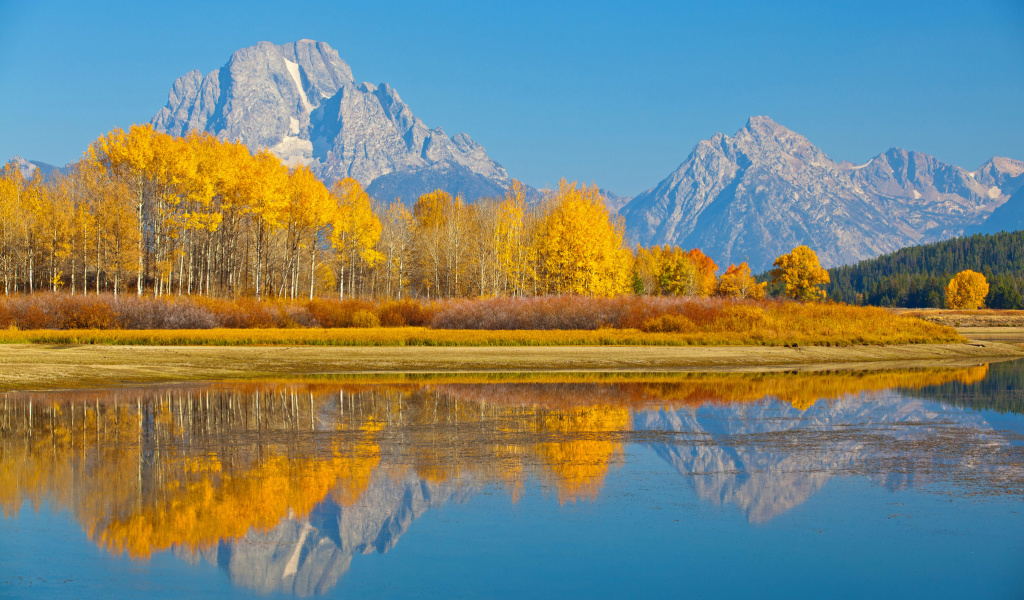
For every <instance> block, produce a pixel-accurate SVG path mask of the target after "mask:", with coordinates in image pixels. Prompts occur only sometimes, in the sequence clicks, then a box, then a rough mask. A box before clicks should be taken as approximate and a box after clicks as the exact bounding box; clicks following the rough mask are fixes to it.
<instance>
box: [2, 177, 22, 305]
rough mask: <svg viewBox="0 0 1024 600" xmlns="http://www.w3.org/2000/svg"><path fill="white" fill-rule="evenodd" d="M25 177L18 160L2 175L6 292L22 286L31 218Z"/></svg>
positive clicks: (3, 268)
mask: <svg viewBox="0 0 1024 600" xmlns="http://www.w3.org/2000/svg"><path fill="white" fill-rule="evenodd" d="M25 185H26V182H25V178H24V177H23V176H22V174H21V171H20V170H19V169H18V165H17V164H16V163H13V162H12V163H9V164H7V165H5V166H4V169H3V173H2V175H0V269H2V270H3V278H4V295H9V294H11V293H12V292H14V291H16V290H17V289H18V284H19V283H20V281H19V273H20V268H19V266H20V264H21V262H22V260H21V259H22V257H23V255H24V247H25V237H26V232H27V227H26V220H27V217H28V214H27V211H26V210H25V207H24V193H25Z"/></svg>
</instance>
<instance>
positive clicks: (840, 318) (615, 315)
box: [0, 293, 960, 346]
mask: <svg viewBox="0 0 1024 600" xmlns="http://www.w3.org/2000/svg"><path fill="white" fill-rule="evenodd" d="M350 328H353V329H358V330H359V333H351V334H349V333H331V332H332V331H335V330H344V329H350ZM0 329H3V330H18V329H20V330H65V331H70V332H72V333H70V334H69V335H55V334H46V333H43V332H40V333H39V334H33V335H23V336H19V335H13V334H11V333H10V332H8V333H6V334H4V335H3V336H0V338H2V339H4V340H6V341H8V342H17V341H36V342H53V343H124V344H130V343H138V344H226V345H244V344H288V343H294V344H324V345H417V346H424V345H425V346H433V345H441V346H463V345H468V346H477V345H484V346H488V345H574V344H582V345H605V344H625V345H630V344H658V345H664V344H669V345H677V344H771V345H799V344H817V345H850V344H897V343H921V342H954V341H959V340H960V338H959V336H957V334H956V332H955V331H953V330H952V329H950V328H948V327H944V326H942V325H937V324H934V323H928V322H925V321H923V320H921V319H918V318H915V317H911V316H907V315H899V314H895V313H893V312H890V311H888V310H885V309H881V308H872V307H858V306H848V305H844V304H834V303H800V302H794V301H790V300H740V299H733V298H724V297H711V298H693V297H664V296H654V297H652V296H620V297H616V298H592V297H585V296H542V297H532V298H489V299H478V300H449V301H443V302H422V301H418V300H415V299H406V300H400V301H386V302H381V303H375V302H372V301H369V300H358V299H350V300H336V299H322V298H318V299H314V300H311V301H292V300H278V299H274V300H262V301H258V300H255V299H252V298H239V299H232V300H229V299H217V298H201V297H193V298H188V297H183V298H179V297H163V298H154V297H151V296H141V297H140V296H135V295H120V296H116V297H115V296H113V295H87V296H86V295H67V294H59V293H57V294H53V293H46V294H32V295H21V296H0ZM88 330H135V331H138V334H132V335H127V332H125V334H117V335H99V334H88V333H87V331H88ZM285 330H295V333H294V334H291V333H285ZM76 331H77V332H78V333H74V332H76ZM161 331H165V332H166V333H161ZM201 331H209V332H210V333H208V334H200V333H199V332H201ZM229 331H237V332H238V333H231V334H229V333H227V332H229ZM175 332H180V333H175ZM499 332H506V333H507V334H508V335H506V334H502V335H498V333H499ZM574 332H575V333H574ZM513 334H514V335H513Z"/></svg>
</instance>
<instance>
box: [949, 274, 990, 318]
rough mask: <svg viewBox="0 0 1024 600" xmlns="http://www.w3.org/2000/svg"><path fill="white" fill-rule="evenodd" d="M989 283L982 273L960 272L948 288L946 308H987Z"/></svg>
mask: <svg viewBox="0 0 1024 600" xmlns="http://www.w3.org/2000/svg"><path fill="white" fill-rule="evenodd" d="M986 297H988V281H987V280H986V279H985V276H984V275H982V274H981V273H978V272H975V271H971V270H970V269H967V270H965V271H960V272H959V273H957V274H956V275H954V276H953V279H951V280H949V285H947V286H946V308H953V309H965V310H975V309H978V308H983V307H984V306H985V298H986Z"/></svg>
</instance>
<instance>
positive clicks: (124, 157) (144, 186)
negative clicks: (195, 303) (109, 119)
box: [88, 125, 157, 296]
mask: <svg viewBox="0 0 1024 600" xmlns="http://www.w3.org/2000/svg"><path fill="white" fill-rule="evenodd" d="M154 135H157V134H156V133H155V132H154V131H153V128H152V127H151V126H149V125H132V126H131V128H129V130H128V132H127V133H126V132H125V131H124V130H122V129H120V128H116V129H114V130H112V131H111V132H110V133H108V134H107V135H105V136H101V137H100V138H99V139H97V140H96V141H95V142H93V144H92V146H90V148H89V151H88V152H89V154H88V156H89V158H90V159H91V160H95V161H97V162H98V163H99V164H101V165H103V166H104V167H106V168H107V169H108V171H109V173H110V176H111V177H114V178H116V179H118V180H119V181H120V182H121V183H123V184H124V185H125V186H126V187H127V188H128V189H129V190H130V191H131V192H132V195H133V199H134V200H135V213H136V219H135V221H136V223H137V224H138V227H139V231H138V235H137V236H133V237H135V238H136V239H137V242H136V253H135V254H136V255H137V261H138V262H137V269H136V292H137V293H138V294H139V295H140V296H141V295H142V284H143V281H142V279H143V271H144V265H143V260H144V253H143V247H142V244H143V240H144V235H143V234H144V231H143V228H144V226H145V220H144V214H143V213H144V211H145V209H146V206H147V202H151V201H152V199H151V196H152V190H153V187H154V186H153V179H154V172H155V169H154V148H153V146H154V142H153V137H154Z"/></svg>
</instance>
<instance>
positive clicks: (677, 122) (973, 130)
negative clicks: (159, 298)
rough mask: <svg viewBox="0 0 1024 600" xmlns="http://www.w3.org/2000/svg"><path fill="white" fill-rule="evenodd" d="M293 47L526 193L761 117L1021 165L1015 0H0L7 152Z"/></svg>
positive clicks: (862, 157) (638, 173)
mask: <svg viewBox="0 0 1024 600" xmlns="http://www.w3.org/2000/svg"><path fill="white" fill-rule="evenodd" d="M302 38H311V39H315V40H320V41H325V42H327V43H328V44H330V45H331V46H333V47H334V48H336V49H337V50H338V52H339V53H340V54H341V57H342V59H344V60H345V61H346V62H348V63H349V65H350V66H351V67H352V71H353V73H354V75H355V77H356V79H357V80H361V81H369V82H372V83H380V82H388V83H390V84H391V85H392V86H393V87H395V89H397V90H398V92H399V94H400V95H401V96H402V99H403V100H405V102H406V103H407V104H409V106H410V107H411V108H412V110H413V112H414V113H415V114H416V115H417V116H418V117H420V118H421V119H423V121H425V122H426V124H427V126H429V127H438V126H441V127H443V128H444V130H445V131H446V132H447V133H448V134H449V135H451V134H454V133H457V132H460V131H463V132H466V133H468V134H469V135H470V136H472V137H473V138H474V139H476V140H477V141H478V142H480V143H481V144H483V145H484V146H485V147H486V148H487V151H488V154H490V156H491V157H492V158H493V159H495V160H497V161H498V162H500V163H501V164H502V165H503V166H505V168H506V169H507V170H508V171H509V173H510V175H512V176H514V177H518V178H519V179H521V180H523V181H525V182H527V183H529V184H532V185H535V186H538V187H543V186H545V185H551V184H554V183H556V182H557V181H558V180H559V179H560V178H562V177H565V178H568V179H570V180H578V181H581V182H586V183H597V184H598V185H600V186H602V187H605V188H608V189H610V190H612V191H614V192H616V193H618V194H622V195H633V194H636V193H638V192H640V191H642V190H644V189H646V188H649V187H652V186H654V185H655V184H657V182H658V181H660V180H661V179H663V178H664V177H665V176H666V175H667V174H668V173H669V172H671V171H672V170H673V169H675V168H676V167H677V166H678V165H679V163H680V162H682V161H683V160H684V159H685V158H686V156H687V154H689V152H690V150H691V149H692V148H693V146H694V145H695V144H696V143H697V142H698V141H700V140H701V139H704V138H707V137H709V136H711V135H713V134H714V133H715V132H718V131H722V132H724V133H727V134H732V133H733V132H735V131H736V130H737V129H739V128H740V127H742V126H743V125H744V123H745V122H746V119H747V117H749V116H750V115H757V114H766V115H769V116H771V117H772V118H774V119H775V120H776V121H778V122H780V123H782V124H783V125H786V126H787V127H789V128H791V129H793V130H795V131H797V132H799V133H802V134H804V135H806V136H807V137H808V138H810V140H811V141H812V142H814V143H815V144H817V145H818V146H820V147H821V148H822V149H823V150H824V151H825V152H827V153H828V154H829V155H830V156H831V157H832V158H834V159H836V160H850V161H853V162H865V161H867V160H868V159H869V158H871V157H872V156H875V155H877V154H879V153H881V152H883V151H885V150H886V149H887V148H889V147H892V146H899V147H902V148H906V149H912V150H918V151H921V152H926V153H929V154H933V155H935V156H936V157H938V158H939V159H940V160H944V161H947V162H951V163H954V164H958V165H961V166H963V167H967V168H970V169H973V168H975V167H977V166H978V165H979V164H981V163H982V162H983V161H984V160H986V159H987V158H988V157H990V156H993V155H997V156H1010V157H1014V158H1019V159H1024V1H1022V0H990V1H981V2H970V1H957V2H952V1H947V0H929V1H924V2H918V1H906V2H901V1H894V0H887V1H883V2H876V1H874V0H860V1H857V2H834V1H827V0H821V1H819V2H799V3H798V2H788V3H787V2H725V1H722V2H718V1H707V2H700V3H690V2H682V1H677V2H639V1H635V2H621V3H620V2H615V3H613V2H599V1H590V2H586V1H584V2H553V1H540V2H534V1H532V0H519V1H515V2H479V1H467V2H426V1H423V2H387V1H374V2H368V1H366V0H362V1H360V2H345V1H337V2H315V1H307V2H283V1H276V2H264V1H262V0H249V1H246V2H193V1H190V0H186V1H175V2H161V3H149V2H139V1H137V0H136V1H131V2H120V1H117V2H56V1H46V0H38V1H34V0H18V1H15V2H12V1H10V0H0V159H6V158H8V157H10V156H13V155H15V154H20V155H22V156H24V157H26V158H29V159H33V160H41V161H44V162H49V163H54V164H64V163H67V162H69V161H72V160H75V159H77V158H78V157H79V156H80V155H81V153H82V151H83V150H84V149H85V148H86V147H87V146H88V144H89V143H90V142H91V141H92V140H93V139H95V138H96V137H98V136H99V135H101V134H103V133H105V132H107V131H109V130H110V129H111V128H113V127H126V126H128V125H130V124H131V123H133V122H134V123H144V122H148V121H149V119H150V118H151V117H152V116H153V114H154V113H155V112H156V111H157V110H158V109H159V108H160V107H161V106H163V105H164V104H165V103H166V102H167V92H168V91H169V89H170V87H171V84H172V83H173V82H174V80H175V78H177V77H179V76H181V75H183V74H184V73H186V72H187V71H190V70H192V69H199V70H201V71H202V72H204V73H207V72H209V71H212V70H214V69H216V68H218V67H220V66H222V65H223V64H224V63H225V62H227V59H228V58H229V56H230V55H231V53H232V52H233V51H234V50H236V49H238V48H242V47H245V46H251V45H253V44H255V43H256V42H259V41H261V40H268V41H271V42H275V43H284V42H289V41H295V40H298V39H302Z"/></svg>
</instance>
